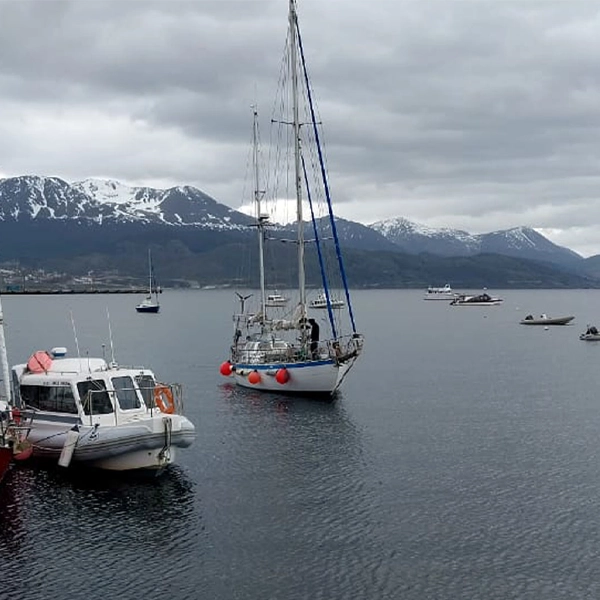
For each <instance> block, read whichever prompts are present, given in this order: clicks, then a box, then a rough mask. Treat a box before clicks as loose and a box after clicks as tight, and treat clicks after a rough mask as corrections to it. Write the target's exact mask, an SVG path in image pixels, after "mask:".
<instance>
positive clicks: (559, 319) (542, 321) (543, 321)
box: [520, 317, 575, 325]
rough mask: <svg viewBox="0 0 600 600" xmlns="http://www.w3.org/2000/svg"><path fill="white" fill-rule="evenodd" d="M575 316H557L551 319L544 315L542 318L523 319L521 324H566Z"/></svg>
mask: <svg viewBox="0 0 600 600" xmlns="http://www.w3.org/2000/svg"><path fill="white" fill-rule="evenodd" d="M574 318H575V317H557V318H555V319H552V318H550V317H546V318H544V319H523V320H522V321H520V323H521V325H568V324H569V323H570V322H571V321H572V320H573V319H574Z"/></svg>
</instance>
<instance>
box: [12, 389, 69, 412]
mask: <svg viewBox="0 0 600 600" xmlns="http://www.w3.org/2000/svg"><path fill="white" fill-rule="evenodd" d="M19 392H20V395H21V402H22V403H23V404H25V405H26V406H30V407H31V408H37V409H38V410H45V411H48V412H58V413H71V414H77V404H76V402H75V397H74V396H73V391H72V390H71V387H70V386H58V387H50V386H47V385H22V386H20V388H19Z"/></svg>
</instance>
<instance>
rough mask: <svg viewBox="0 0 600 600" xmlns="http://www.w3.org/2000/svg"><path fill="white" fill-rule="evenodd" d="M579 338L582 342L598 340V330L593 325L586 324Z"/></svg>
mask: <svg viewBox="0 0 600 600" xmlns="http://www.w3.org/2000/svg"><path fill="white" fill-rule="evenodd" d="M579 339H580V340H583V341H584V342H600V331H598V328H597V327H596V326H595V325H591V326H590V325H588V328H587V329H586V331H585V333H582V334H581V335H580V336H579Z"/></svg>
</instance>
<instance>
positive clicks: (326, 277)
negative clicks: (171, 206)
mask: <svg viewBox="0 0 600 600" xmlns="http://www.w3.org/2000/svg"><path fill="white" fill-rule="evenodd" d="M288 22H289V35H288V44H287V48H286V50H287V51H288V55H287V56H286V60H285V62H284V64H286V65H287V67H288V68H289V69H290V72H289V74H286V75H285V76H283V77H282V82H281V86H280V88H279V89H280V92H281V95H280V97H279V98H278V100H277V101H276V102H275V105H276V106H277V107H278V109H280V110H281V114H278V115H275V117H276V118H273V119H272V124H273V126H274V127H276V128H278V131H276V132H275V133H274V134H273V136H272V138H271V139H274V140H282V141H283V140H290V141H291V142H292V143H291V145H292V151H291V152H288V151H286V150H278V151H274V152H273V153H272V156H273V157H275V159H276V160H280V161H285V160H287V159H288V157H292V159H293V160H291V161H289V162H288V163H286V164H284V165H281V164H279V165H274V169H273V170H274V171H275V172H276V173H279V174H280V175H281V173H282V172H284V171H285V170H286V169H287V167H288V166H289V167H291V171H292V173H291V174H290V175H289V176H286V175H285V174H284V175H282V176H279V177H277V176H274V177H273V178H272V181H273V182H274V184H273V185H274V189H271V190H266V191H262V187H261V185H260V183H259V167H258V162H259V161H258V156H259V149H258V140H259V134H258V113H257V111H256V109H254V126H253V166H254V169H253V170H254V184H255V187H254V199H253V200H254V205H255V209H256V223H255V226H256V229H257V232H258V249H259V252H258V257H259V264H258V269H257V270H258V273H259V286H260V294H259V298H258V301H259V304H258V306H255V307H250V308H248V310H246V308H247V307H246V300H247V299H248V298H249V296H242V295H240V294H239V293H238V297H239V298H240V303H241V306H240V310H239V312H238V313H237V314H234V316H233V322H234V335H233V343H232V345H231V348H230V356H229V359H228V360H227V361H225V362H224V363H223V364H222V365H221V368H220V371H221V373H222V374H223V375H225V376H227V377H232V378H233V379H234V380H235V382H236V383H237V384H238V385H240V386H243V387H247V388H253V389H256V390H261V391H273V392H290V393H294V394H307V393H319V394H332V393H333V392H334V391H335V390H337V389H338V388H339V386H340V385H341V383H342V381H343V380H344V378H345V377H346V375H347V374H348V372H349V371H350V369H351V368H352V366H353V365H354V364H355V362H356V359H357V358H358V356H359V355H360V353H361V351H362V347H363V336H362V335H361V334H360V333H358V331H357V329H356V324H355V320H354V313H353V311H352V304H351V300H350V292H349V289H348V284H347V280H346V274H345V270H344V264H343V259H342V254H341V249H340V243H339V239H338V235H337V229H336V223H335V218H334V214H333V208H332V201H331V197H330V193H329V185H328V180H327V174H326V169H325V158H324V150H323V146H322V144H321V135H322V134H321V131H320V122H319V120H318V119H317V117H316V106H315V100H314V97H313V91H312V89H311V87H310V78H309V76H308V72H307V68H306V62H305V56H304V48H303V45H302V38H301V36H300V31H299V27H298V17H297V13H296V2H295V0H290V1H289V12H288ZM287 84H291V88H292V92H291V93H289V92H286V91H285V86H286V85H287ZM288 98H291V101H292V104H291V106H288V104H287V99H288ZM301 104H302V107H301V106H300V105H301ZM288 182H289V183H292V184H293V189H292V190H286V189H276V188H275V186H276V185H282V186H283V185H284V184H285V183H288ZM267 194H268V195H269V196H268V197H265V196H267ZM270 197H272V198H273V201H275V199H276V198H292V197H293V198H295V205H296V219H295V225H296V227H295V229H296V237H295V239H293V240H284V239H277V238H276V236H274V235H271V233H270V232H269V235H268V236H267V235H266V232H267V230H268V229H269V228H270V227H271V224H270V223H269V216H268V214H267V213H266V212H265V211H263V207H264V205H265V204H266V202H267V201H268V199H269V198H270ZM304 202H307V204H308V206H309V208H310V225H305V223H304V219H303V203H304ZM319 213H321V215H322V216H321V217H319V216H318V215H319ZM305 226H306V227H307V229H308V228H309V227H310V234H311V235H310V236H307V235H306V234H307V233H308V232H305ZM308 237H310V238H311V239H308ZM278 243H287V248H291V247H295V248H296V250H297V252H296V256H290V258H291V264H290V265H289V268H287V269H286V272H292V270H293V271H297V277H298V279H297V289H296V290H291V289H289V290H286V291H289V292H290V294H291V293H293V294H295V301H294V302H290V303H289V307H288V308H286V309H282V308H281V307H278V308H277V311H278V313H277V315H275V314H274V313H273V311H271V310H269V307H270V306H271V305H272V298H270V297H269V295H268V294H267V292H266V288H267V282H266V281H265V272H266V269H265V245H267V244H269V248H271V249H272V248H273V245H274V244H278ZM292 244H293V246H292ZM306 252H313V256H314V258H315V260H316V261H317V262H318V264H319V267H320V275H321V287H322V289H323V294H324V301H323V303H322V305H321V306H323V307H324V308H325V309H326V311H327V312H326V314H325V315H323V317H325V318H320V319H319V320H317V319H315V318H308V316H309V315H308V308H309V304H308V302H307V293H306V274H305V253H306ZM278 254H279V255H280V256H282V257H284V256H285V257H287V256H288V254H287V250H286V249H285V248H284V247H283V246H281V249H279V250H278ZM332 289H343V290H344V293H345V310H341V309H340V307H339V305H338V306H337V307H336V306H335V305H334V303H333V298H332V296H331V290H332ZM321 306H319V307H318V308H321ZM315 308H316V307H315ZM334 308H336V309H338V310H335V311H334Z"/></svg>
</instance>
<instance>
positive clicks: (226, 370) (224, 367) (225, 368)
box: [219, 360, 233, 377]
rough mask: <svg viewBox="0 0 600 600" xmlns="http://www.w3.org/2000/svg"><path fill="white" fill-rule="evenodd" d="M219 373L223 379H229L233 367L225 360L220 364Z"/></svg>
mask: <svg viewBox="0 0 600 600" xmlns="http://www.w3.org/2000/svg"><path fill="white" fill-rule="evenodd" d="M219 371H220V373H221V375H223V376H224V377H229V375H231V372H232V371H233V365H232V364H231V362H230V361H228V360H226V361H225V362H224V363H221V367H220V368H219Z"/></svg>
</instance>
